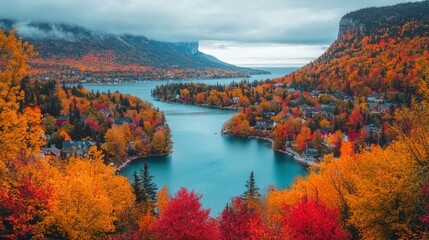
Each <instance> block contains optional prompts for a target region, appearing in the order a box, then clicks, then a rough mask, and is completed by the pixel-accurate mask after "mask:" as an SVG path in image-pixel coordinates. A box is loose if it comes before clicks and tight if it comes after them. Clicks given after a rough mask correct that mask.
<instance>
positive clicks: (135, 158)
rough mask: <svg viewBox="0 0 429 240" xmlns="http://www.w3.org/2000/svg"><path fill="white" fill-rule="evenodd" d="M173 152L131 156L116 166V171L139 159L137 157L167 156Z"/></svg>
mask: <svg viewBox="0 0 429 240" xmlns="http://www.w3.org/2000/svg"><path fill="white" fill-rule="evenodd" d="M171 153H173V151H170V152H169V153H165V154H153V155H149V156H144V157H143V156H141V157H129V158H127V159H125V161H124V162H123V163H122V164H121V165H119V166H118V167H116V171H117V172H120V171H121V170H122V169H123V168H125V167H126V166H127V165H128V164H130V163H131V162H133V161H135V160H137V159H144V158H150V157H165V156H168V155H170V154H171Z"/></svg>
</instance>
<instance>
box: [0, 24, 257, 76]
mask: <svg viewBox="0 0 429 240" xmlns="http://www.w3.org/2000/svg"><path fill="white" fill-rule="evenodd" d="M0 27H1V28H2V29H4V30H5V31H11V30H12V29H16V30H17V32H18V35H19V36H20V37H22V38H23V39H24V40H25V41H28V42H29V43H31V44H33V45H34V47H35V49H36V51H37V52H38V53H39V56H38V57H37V58H36V59H34V60H33V61H31V63H30V64H31V66H32V67H33V68H35V69H36V70H37V71H38V73H39V74H40V75H43V76H54V75H62V76H64V77H66V78H70V77H72V76H71V75H73V73H74V74H77V73H78V74H77V75H80V78H82V77H86V78H88V77H89V78H91V77H95V78H102V77H119V78H125V79H129V78H137V79H171V78H179V79H181V78H189V77H203V78H220V77H244V76H248V75H249V74H254V73H262V72H261V71H258V70H253V69H249V68H241V67H236V66H234V65H231V64H228V63H225V62H222V61H220V60H218V59H217V58H215V57H213V56H210V55H207V54H204V53H203V52H200V51H199V50H198V47H199V44H198V42H161V41H156V40H151V39H148V38H146V37H145V36H140V35H129V34H121V35H117V34H110V33H105V32H99V31H92V30H89V29H86V28H83V27H80V26H76V25H69V24H54V23H36V22H31V21H26V22H24V21H14V20H8V19H4V20H0Z"/></svg>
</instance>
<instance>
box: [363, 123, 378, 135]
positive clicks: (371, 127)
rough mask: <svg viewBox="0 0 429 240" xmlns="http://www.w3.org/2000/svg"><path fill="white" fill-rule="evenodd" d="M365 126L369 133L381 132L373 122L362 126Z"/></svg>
mask: <svg viewBox="0 0 429 240" xmlns="http://www.w3.org/2000/svg"><path fill="white" fill-rule="evenodd" d="M363 127H364V128H365V131H366V132H367V133H368V134H370V133H375V134H380V133H381V129H380V128H379V127H377V126H375V125H374V124H368V125H365V126H363Z"/></svg>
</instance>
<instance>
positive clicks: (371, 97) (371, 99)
mask: <svg viewBox="0 0 429 240" xmlns="http://www.w3.org/2000/svg"><path fill="white" fill-rule="evenodd" d="M382 100H383V99H382V96H381V94H371V95H369V96H368V97H367V98H366V101H368V102H381V101H382Z"/></svg>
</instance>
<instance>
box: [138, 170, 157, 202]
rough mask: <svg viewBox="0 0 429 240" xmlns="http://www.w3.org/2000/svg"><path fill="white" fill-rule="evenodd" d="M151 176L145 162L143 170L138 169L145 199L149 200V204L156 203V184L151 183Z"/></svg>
mask: <svg viewBox="0 0 429 240" xmlns="http://www.w3.org/2000/svg"><path fill="white" fill-rule="evenodd" d="M152 178H153V176H152V175H150V173H149V165H148V164H147V163H146V162H145V163H144V167H143V169H140V179H141V181H142V188H143V191H144V194H145V197H147V198H148V199H149V201H150V202H151V203H155V202H156V192H157V190H158V188H157V187H156V184H155V183H154V182H153V181H152Z"/></svg>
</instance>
